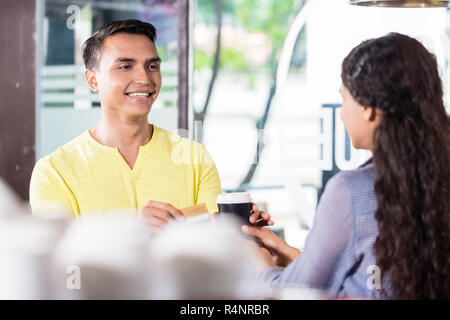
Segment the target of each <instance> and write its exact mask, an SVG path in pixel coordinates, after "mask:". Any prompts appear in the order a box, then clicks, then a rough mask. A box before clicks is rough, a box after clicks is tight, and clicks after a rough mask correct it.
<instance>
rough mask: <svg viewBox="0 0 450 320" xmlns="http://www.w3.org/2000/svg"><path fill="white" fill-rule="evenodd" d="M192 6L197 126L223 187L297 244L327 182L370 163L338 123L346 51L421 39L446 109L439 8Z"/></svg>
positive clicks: (232, 1)
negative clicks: (373, 42) (383, 40)
mask: <svg viewBox="0 0 450 320" xmlns="http://www.w3.org/2000/svg"><path fill="white" fill-rule="evenodd" d="M195 10H196V11H195V16H194V30H193V31H194V34H193V41H194V93H193V94H194V96H193V104H194V111H195V114H196V117H195V120H196V121H197V123H196V124H195V126H200V127H203V139H204V141H203V142H204V143H205V145H206V147H207V148H208V150H209V151H210V152H211V154H212V156H213V158H214V160H215V161H216V163H217V166H218V169H219V172H220V175H221V179H222V183H223V188H224V189H225V190H228V191H236V190H247V191H250V192H251V194H252V196H253V198H254V200H255V202H257V203H259V204H260V205H261V206H262V207H263V208H264V209H267V210H268V211H269V212H270V213H271V214H272V216H273V217H274V218H275V220H276V223H277V225H279V226H281V227H283V228H284V229H285V236H286V238H287V240H288V241H289V242H290V243H291V244H293V245H297V246H298V247H302V245H303V243H304V239H305V236H306V234H307V232H308V230H309V228H310V227H311V225H312V221H313V218H314V211H315V208H316V206H317V203H318V200H319V199H320V195H321V194H322V192H323V189H324V186H325V184H326V182H327V181H328V180H329V179H330V178H331V177H332V176H333V175H334V174H335V173H337V172H338V171H340V170H347V169H353V168H355V167H357V166H359V165H360V164H362V163H363V162H364V161H366V160H367V159H368V158H369V157H370V153H369V152H367V151H361V150H356V149H354V148H353V147H352V145H351V142H350V139H349V137H348V134H347V133H346V131H345V128H344V126H343V124H342V121H341V120H340V117H339V108H340V104H341V98H340V95H339V92H338V90H339V87H340V84H341V80H340V68H341V62H342V59H343V58H344V57H345V56H346V55H347V54H348V53H349V52H350V50H351V49H352V48H353V47H355V46H356V45H357V44H359V43H360V42H361V41H363V40H365V39H368V38H373V37H378V36H382V35H384V34H387V33H388V32H391V31H397V32H401V33H405V34H408V35H411V36H413V37H416V38H418V39H419V40H421V41H422V42H423V43H424V44H425V45H426V46H427V47H428V48H429V49H430V50H431V51H432V52H434V53H435V55H436V57H437V60H438V62H439V65H440V68H441V73H442V77H443V81H444V87H445V90H446V96H445V99H446V106H447V108H449V107H450V99H449V91H450V89H449V86H450V85H449V79H450V76H449V75H450V74H449V70H450V69H449V68H448V65H449V62H450V58H449V57H450V45H449V40H448V39H449V38H448V35H449V33H450V27H449V25H450V14H449V12H450V11H448V10H446V9H388V8H373V7H372V8H368V7H354V6H350V5H348V1H347V0H324V1H308V2H306V5H305V1H303V0H264V1H256V0H222V1H220V0H215V1H209V0H196V1H195ZM283 46H284V49H283ZM218 48H219V50H218ZM286 58H287V60H286ZM283 59H284V60H283ZM275 93H276V94H275ZM258 141H259V143H258Z"/></svg>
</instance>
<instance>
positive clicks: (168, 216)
mask: <svg viewBox="0 0 450 320" xmlns="http://www.w3.org/2000/svg"><path fill="white" fill-rule="evenodd" d="M141 215H142V218H143V219H144V220H145V222H146V223H147V224H149V225H151V226H153V227H156V228H161V227H163V226H164V225H165V224H166V223H167V222H169V221H170V220H172V219H183V218H185V216H184V215H183V213H182V212H181V211H180V210H178V209H177V208H175V207H174V206H172V205H171V204H170V203H164V202H158V201H149V202H147V204H146V205H145V206H144V207H143V208H142V210H141Z"/></svg>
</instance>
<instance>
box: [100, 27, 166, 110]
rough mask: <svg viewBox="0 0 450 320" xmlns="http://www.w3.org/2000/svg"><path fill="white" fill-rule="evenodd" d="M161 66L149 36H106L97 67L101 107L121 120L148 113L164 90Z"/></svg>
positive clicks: (118, 34) (122, 34) (117, 34)
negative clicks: (162, 89)
mask: <svg viewBox="0 0 450 320" xmlns="http://www.w3.org/2000/svg"><path fill="white" fill-rule="evenodd" d="M160 65H161V59H160V58H159V56H158V52H157V51H156V47H155V45H154V44H153V42H152V41H151V40H150V39H149V38H148V37H147V36H145V35H142V34H130V33H124V32H122V33H116V34H113V35H111V36H109V37H107V38H106V39H105V41H104V42H103V47H102V49H101V54H100V57H99V58H98V63H97V67H96V70H95V78H96V82H97V91H98V92H99V95H100V101H101V105H102V108H105V109H107V110H108V111H111V112H112V113H113V114H116V115H118V116H119V117H120V118H122V119H123V118H125V119H130V118H131V119H133V118H141V117H143V116H147V115H148V113H149V112H150V109H151V106H152V104H153V102H154V101H155V100H156V97H157V96H158V94H159V90H160V89H161V72H160Z"/></svg>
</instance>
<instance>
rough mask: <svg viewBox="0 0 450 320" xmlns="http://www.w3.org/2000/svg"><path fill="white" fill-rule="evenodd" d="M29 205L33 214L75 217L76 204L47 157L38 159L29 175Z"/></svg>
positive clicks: (76, 211)
mask: <svg viewBox="0 0 450 320" xmlns="http://www.w3.org/2000/svg"><path fill="white" fill-rule="evenodd" d="M30 205H31V209H32V212H33V215H45V214H49V213H50V214H53V213H58V214H62V215H67V216H69V217H75V216H76V215H77V214H78V204H77V201H76V198H75V196H74V195H73V193H72V191H71V190H70V188H69V187H68V186H67V184H66V182H65V181H64V178H63V177H62V176H61V174H60V173H59V172H58V171H57V170H56V169H55V168H54V167H53V166H52V165H51V163H50V161H49V160H47V159H45V160H44V159H40V160H39V161H38V162H37V163H36V165H35V167H34V169H33V173H32V175H31V182H30Z"/></svg>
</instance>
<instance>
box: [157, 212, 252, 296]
mask: <svg viewBox="0 0 450 320" xmlns="http://www.w3.org/2000/svg"><path fill="white" fill-rule="evenodd" d="M239 230H240V224H239V223H238V221H237V220H236V219H234V218H231V217H215V218H214V219H212V220H204V221H199V222H196V223H182V222H174V223H171V224H169V225H168V226H167V227H166V228H165V229H164V230H162V231H161V233H159V234H158V235H157V236H156V237H155V239H154V240H153V242H152V245H151V248H150V250H151V257H152V261H153V263H154V264H155V267H156V272H155V273H154V274H152V280H151V285H152V290H151V293H152V296H151V298H153V299H252V298H256V297H257V286H256V276H257V274H256V272H255V270H256V267H255V266H256V264H257V263H259V261H258V258H257V256H256V254H255V252H253V251H252V250H251V247H250V246H249V244H248V240H245V239H244V237H243V236H242V234H241V233H240V231H239Z"/></svg>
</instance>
